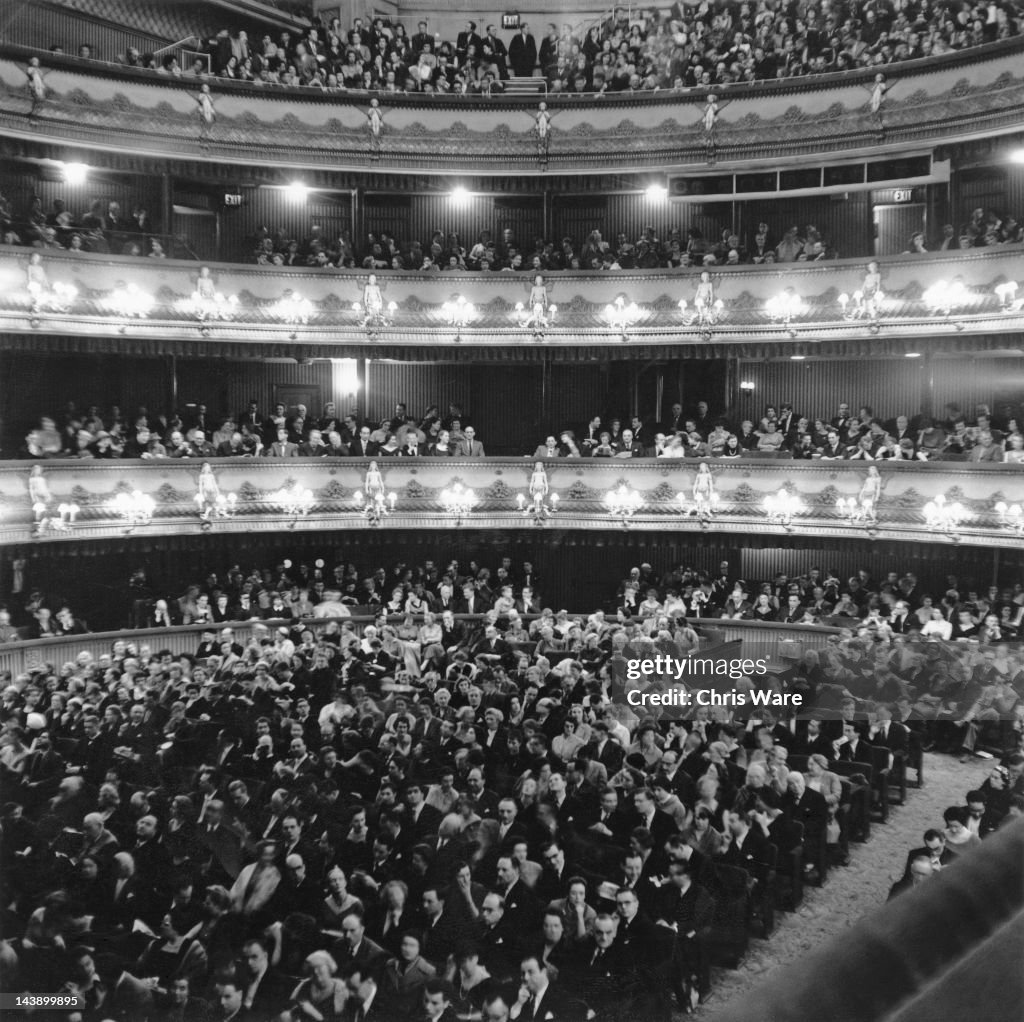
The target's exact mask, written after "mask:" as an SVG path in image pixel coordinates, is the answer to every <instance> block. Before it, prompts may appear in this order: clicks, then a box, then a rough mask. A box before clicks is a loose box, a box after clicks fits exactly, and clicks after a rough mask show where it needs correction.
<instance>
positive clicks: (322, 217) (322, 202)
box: [182, 183, 352, 263]
mask: <svg viewBox="0 0 1024 1022" xmlns="http://www.w3.org/2000/svg"><path fill="white" fill-rule="evenodd" d="M182 190H183V191H184V192H185V193H186V195H188V194H189V193H192V192H194V191H195V188H194V186H192V185H189V184H187V183H186V184H185V185H183V186H182ZM223 191H225V189H221V190H220V192H218V193H216V194H215V195H213V199H214V202H215V205H214V207H213V208H215V209H219V210H220V223H221V252H222V256H221V258H223V259H228V260H236V261H238V262H246V263H248V262H252V261H253V253H254V251H255V247H256V245H255V237H256V233H257V232H258V231H259V229H260V228H261V227H266V228H267V230H269V231H270V232H271V234H273V235H275V236H278V235H279V236H280V237H282V238H284V239H294V240H296V241H298V242H299V243H300V244H301V243H302V242H303V241H305V240H306V239H307V238H309V237H311V235H312V227H313V226H314V225H316V226H318V227H319V228H320V234H321V237H323V238H324V239H325V241H326V242H328V243H329V242H331V241H332V240H334V239H336V238H337V237H338V235H339V234H340V233H342V232H344V233H345V234H346V235H347V236H348V237H351V233H352V198H351V195H350V193H348V192H311V193H310V195H309V197H308V200H307V201H306V202H295V201H294V200H293V199H291V198H290V197H289V195H288V193H287V192H286V191H285V190H284V189H282V188H251V187H241V188H239V192H240V194H241V195H242V203H243V204H242V205H241V206H232V207H228V208H224V209H221V208H220V205H219V203H220V201H222V194H221V193H222V192H223ZM193 201H194V199H193Z"/></svg>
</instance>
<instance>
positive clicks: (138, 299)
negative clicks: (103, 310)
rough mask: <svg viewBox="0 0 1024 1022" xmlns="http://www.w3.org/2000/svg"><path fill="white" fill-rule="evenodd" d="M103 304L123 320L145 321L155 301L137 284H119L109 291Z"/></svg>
mask: <svg viewBox="0 0 1024 1022" xmlns="http://www.w3.org/2000/svg"><path fill="white" fill-rule="evenodd" d="M104 304H105V305H106V306H107V308H109V309H110V310H111V311H112V312H113V313H115V314H116V315H118V316H121V317H122V318H123V319H145V318H146V317H147V316H148V315H149V313H150V310H151V309H152V308H153V306H154V305H155V304H156V299H155V298H154V297H153V296H152V295H151V294H149V293H148V292H146V291H143V290H142V289H141V288H140V287H139V286H138V285H137V284H120V285H118V286H117V287H116V288H114V290H113V291H111V293H110V294H109V295H108V296H107V299H106V301H105V303H104Z"/></svg>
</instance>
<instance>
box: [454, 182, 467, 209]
mask: <svg viewBox="0 0 1024 1022" xmlns="http://www.w3.org/2000/svg"><path fill="white" fill-rule="evenodd" d="M451 199H452V202H454V203H455V205H456V206H464V205H465V204H466V203H467V202H469V190H468V189H466V188H463V187H462V185H457V186H456V187H455V188H453V189H452V195H451Z"/></svg>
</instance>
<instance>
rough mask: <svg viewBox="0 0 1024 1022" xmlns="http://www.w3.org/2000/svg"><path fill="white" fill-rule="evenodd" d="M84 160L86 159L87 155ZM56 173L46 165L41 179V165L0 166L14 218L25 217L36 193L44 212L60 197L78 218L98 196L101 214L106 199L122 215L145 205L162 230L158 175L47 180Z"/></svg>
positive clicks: (96, 175) (101, 174) (100, 174)
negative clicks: (71, 181)
mask: <svg viewBox="0 0 1024 1022" xmlns="http://www.w3.org/2000/svg"><path fill="white" fill-rule="evenodd" d="M84 159H85V160H87V159H88V157H84ZM54 170H56V168H54ZM56 176H57V174H56V173H54V174H50V173H49V168H47V174H46V175H45V178H44V176H43V175H42V174H41V173H40V168H38V167H35V166H30V165H27V164H21V165H18V164H13V163H12V164H9V165H7V166H5V167H3V168H2V169H0V192H3V194H4V195H5V196H6V197H7V199H8V200H9V201H10V203H11V206H12V208H13V210H14V215H15V218H16V219H19V220H20V219H24V218H25V217H26V216H27V214H28V212H29V208H30V205H31V202H32V197H33V196H34V195H38V196H39V198H40V199H41V200H42V203H43V211H44V212H45V213H47V214H49V213H50V212H52V210H53V200H54V199H63V200H64V201H65V202H66V203H67V208H68V210H69V211H70V212H71V213H72V214H73V215H74V216H75V217H76V218H78V219H81V217H82V216H83V215H84V214H85V213H87V212H88V211H89V205H90V203H92V202H93V200H94V199H100V200H101V201H102V202H103V212H104V213H105V212H106V206H107V203H108V202H118V203H120V205H121V213H122V215H123V216H125V217H127V216H128V215H129V214H130V213H131V211H132V208H133V207H134V206H136V205H140V206H144V207H145V208H146V209H147V210H148V211H149V214H150V217H151V218H152V220H153V222H154V226H155V228H156V230H157V231H160V230H162V228H161V226H160V224H159V222H158V221H159V216H160V190H161V183H160V179H159V178H154V177H143V176H141V175H135V174H115V173H111V172H109V171H92V172H91V173H90V174H89V176H88V177H87V178H86V181H85V183H84V184H81V185H69V184H66V183H65V182H64V181H61V180H48V179H47V178H50V177H56Z"/></svg>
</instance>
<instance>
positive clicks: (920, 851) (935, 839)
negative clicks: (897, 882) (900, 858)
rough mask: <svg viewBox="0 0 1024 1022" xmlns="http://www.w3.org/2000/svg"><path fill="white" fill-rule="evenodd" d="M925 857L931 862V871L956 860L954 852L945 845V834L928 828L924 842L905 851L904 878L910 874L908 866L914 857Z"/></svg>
mask: <svg viewBox="0 0 1024 1022" xmlns="http://www.w3.org/2000/svg"><path fill="white" fill-rule="evenodd" d="M920 858H925V859H927V860H928V861H929V862H930V863H931V867H932V872H933V873H938V872H940V871H941V870H943V869H945V868H946V866H948V865H949V864H950V863H951V862H954V861H955V860H956V852H953V851H950V849H948V848H947V847H946V836H945V835H944V834H943V833H942V831H941V830H936V829H935V828H929V829H928V830H926V831H925V832H924V844H923V845H922V846H921V847H920V848H911V849H910V851H909V852H907V865H906V868H905V869H904V870H903V877H904V879H905V878H906V877H907V876H909V875H910V866H911V864H912V863H913V861H914V860H915V859H920Z"/></svg>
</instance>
